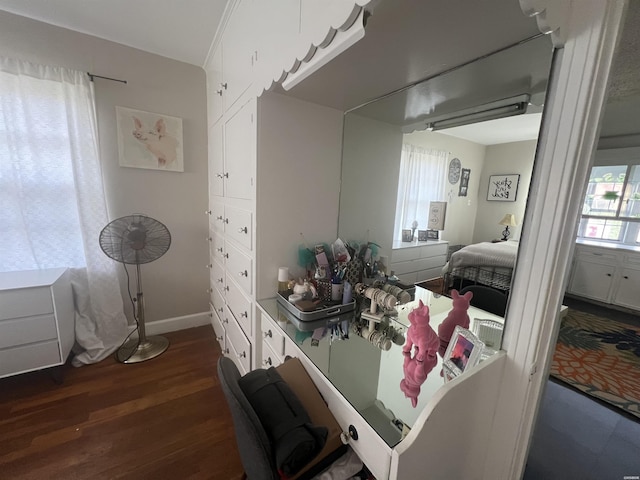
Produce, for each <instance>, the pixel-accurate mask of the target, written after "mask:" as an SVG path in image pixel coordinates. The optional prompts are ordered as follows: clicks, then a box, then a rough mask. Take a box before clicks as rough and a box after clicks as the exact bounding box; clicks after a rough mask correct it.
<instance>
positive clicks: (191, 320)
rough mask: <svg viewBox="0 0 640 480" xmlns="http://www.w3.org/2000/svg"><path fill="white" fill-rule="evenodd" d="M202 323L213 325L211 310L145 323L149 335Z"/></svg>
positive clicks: (198, 325)
mask: <svg viewBox="0 0 640 480" xmlns="http://www.w3.org/2000/svg"><path fill="white" fill-rule="evenodd" d="M202 325H211V317H210V316H209V312H202V313H194V314H193V315H185V316H183V317H173V318H165V319H163V320H156V321H155V322H148V323H145V332H146V334H147V335H159V334H162V333H167V332H175V331H177V330H185V329H187V328H193V327H200V326H202ZM133 328H135V327H133Z"/></svg>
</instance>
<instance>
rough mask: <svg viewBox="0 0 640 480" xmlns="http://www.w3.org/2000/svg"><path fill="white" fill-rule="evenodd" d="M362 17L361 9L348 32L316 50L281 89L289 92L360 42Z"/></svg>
mask: <svg viewBox="0 0 640 480" xmlns="http://www.w3.org/2000/svg"><path fill="white" fill-rule="evenodd" d="M364 15H365V10H364V8H363V9H362V10H361V11H360V13H359V14H358V17H357V18H356V21H355V22H354V23H353V25H352V26H351V27H350V28H349V29H348V30H345V31H344V32H342V31H338V32H336V34H335V36H334V37H333V40H332V41H331V43H330V44H329V45H327V46H326V47H324V48H318V49H317V50H316V53H315V54H314V55H313V56H312V57H311V58H310V59H309V61H307V62H303V63H302V64H301V65H300V67H299V68H298V69H297V70H296V71H295V72H292V73H289V74H288V75H287V77H286V78H285V79H284V80H283V82H282V88H284V89H285V90H291V89H292V88H293V87H295V86H296V85H298V84H299V83H300V82H302V81H303V80H304V79H305V78H307V77H309V76H310V75H311V74H312V73H314V72H316V71H318V70H319V69H320V68H322V67H323V66H325V65H326V64H327V63H329V62H330V61H331V60H333V59H334V58H336V57H337V56H338V55H340V54H341V53H342V52H344V51H345V50H347V49H348V48H349V47H351V46H352V45H354V44H355V43H356V42H358V41H359V40H362V39H363V38H364Z"/></svg>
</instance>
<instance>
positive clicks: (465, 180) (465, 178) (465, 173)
mask: <svg viewBox="0 0 640 480" xmlns="http://www.w3.org/2000/svg"><path fill="white" fill-rule="evenodd" d="M470 176H471V169H469V168H463V169H462V174H461V175H460V190H458V196H459V197H466V196H467V191H468V190H469V177H470Z"/></svg>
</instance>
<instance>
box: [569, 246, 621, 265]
mask: <svg viewBox="0 0 640 480" xmlns="http://www.w3.org/2000/svg"><path fill="white" fill-rule="evenodd" d="M576 256H577V257H579V258H583V259H590V260H595V261H598V260H602V261H605V262H607V263H611V262H617V261H618V254H617V252H615V251H614V250H611V249H606V248H588V247H578V248H576Z"/></svg>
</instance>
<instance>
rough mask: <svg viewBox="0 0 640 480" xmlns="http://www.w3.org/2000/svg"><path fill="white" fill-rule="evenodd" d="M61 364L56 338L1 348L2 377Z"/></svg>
mask: <svg viewBox="0 0 640 480" xmlns="http://www.w3.org/2000/svg"><path fill="white" fill-rule="evenodd" d="M61 364H62V361H61V360H60V347H59V346H58V342H57V341H56V340H50V341H48V342H45V343H35V344H30V345H23V346H21V347H14V348H8V349H6V350H0V378H1V377H6V376H7V375H15V374H18V373H24V372H28V371H30V370H36V369H40V368H46V367H53V366H55V365H61Z"/></svg>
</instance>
